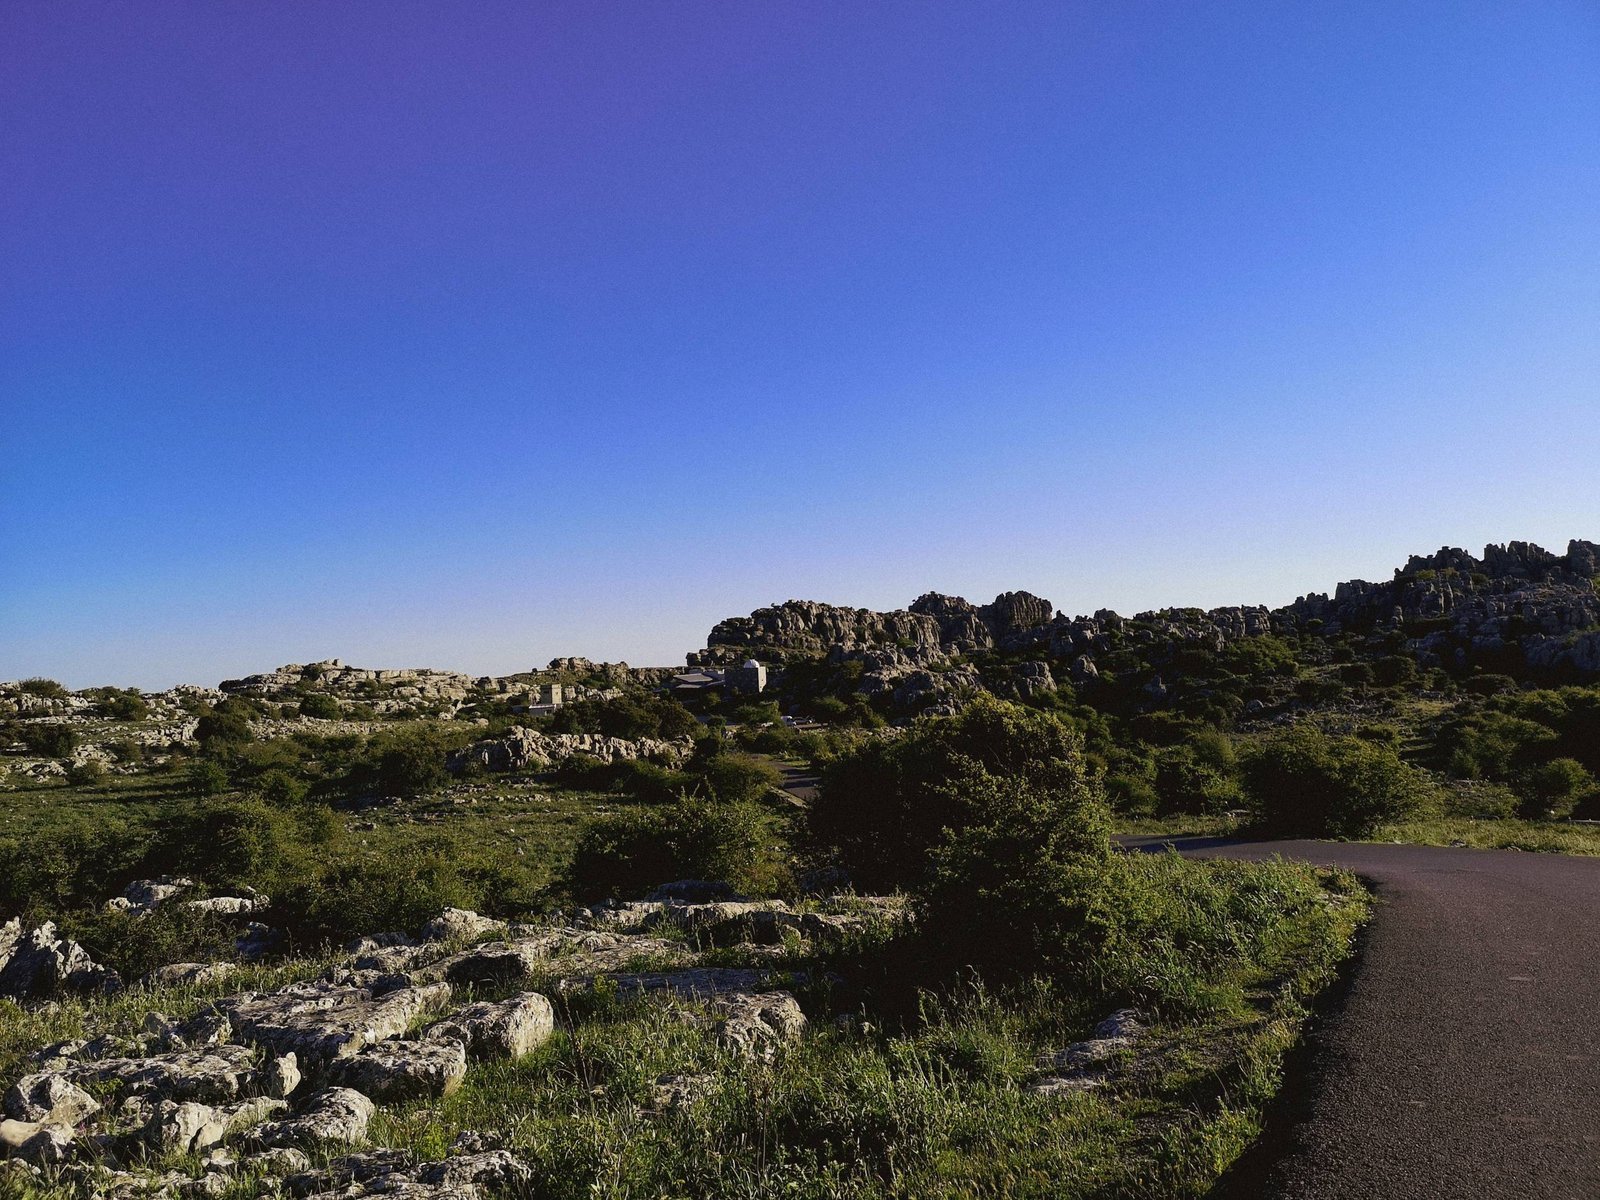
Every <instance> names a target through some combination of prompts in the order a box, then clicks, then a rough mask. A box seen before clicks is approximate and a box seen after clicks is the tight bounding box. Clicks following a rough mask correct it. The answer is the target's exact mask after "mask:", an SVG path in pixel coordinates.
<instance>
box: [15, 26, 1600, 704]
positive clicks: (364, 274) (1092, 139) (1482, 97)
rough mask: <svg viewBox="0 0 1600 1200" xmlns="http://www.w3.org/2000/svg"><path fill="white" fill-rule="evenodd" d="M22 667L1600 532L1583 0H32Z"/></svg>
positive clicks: (404, 660)
mask: <svg viewBox="0 0 1600 1200" xmlns="http://www.w3.org/2000/svg"><path fill="white" fill-rule="evenodd" d="M0 448H3V455H4V457H3V464H4V467H3V471H0V679H6V678H18V677H22V676H27V675H36V674H42V675H49V676H52V677H55V678H59V679H61V680H63V681H64V682H67V683H68V684H69V685H71V686H74V687H83V686H88V685H91V684H99V683H113V684H133V685H138V686H142V687H146V688H155V687H164V686H167V685H170V684H172V683H175V682H180V681H190V682H200V683H214V682H215V681H216V680H218V679H220V678H223V677H227V676H233V675H238V674H243V673H248V672H253V671H258V670H264V669H267V668H269V667H272V666H275V665H277V664H279V663H283V662H304V661H310V660H314V659H320V658H327V657H340V658H343V659H345V660H346V661H348V662H354V663H357V664H360V665H363V666H387V667H395V666H435V667H448V668H454V669H459V670H466V671H471V672H473V673H495V674H499V673H506V672H511V671H517V670H526V669H528V668H529V667H530V666H533V665H536V664H543V663H544V662H545V661H547V660H548V659H549V658H551V657H552V656H555V655H558V654H561V655H565V654H584V655H588V656H590V657H593V658H596V659H619V658H620V659H626V660H627V661H629V662H633V663H636V664H664V663H672V662H678V661H681V659H682V655H683V653H684V652H685V651H686V650H689V649H692V648H695V647H698V646H700V645H703V644H704V639H705V635H706V633H707V631H708V630H709V628H710V626H711V625H712V624H713V623H714V622H715V621H716V620H718V619H720V618H721V617H724V616H727V615H732V614H736V613H743V612H748V611H749V610H750V609H752V608H754V607H757V606H759V605H762V604H767V603H772V602H774V601H779V600H783V599H787V598H791V597H795V598H810V599H819V600H827V601H831V602H834V603H846V604H858V605H863V606H867V607H873V608H894V607H901V606H903V605H905V604H906V603H908V602H909V601H910V600H912V599H913V598H914V597H915V596H917V595H918V594H920V593H921V592H923V591H926V590H930V589H932V590H938V591H945V592H953V593H957V594H963V595H966V596H968V597H969V598H971V599H974V600H978V601H980V602H981V601H986V600H988V599H989V598H991V597H992V596H993V595H994V594H995V593H996V592H998V591H1002V590H1009V589H1014V588H1025V589H1027V590H1030V591H1034V592H1037V593H1039V594H1041V595H1044V596H1046V597H1048V598H1049V599H1051V600H1052V601H1054V602H1055V603H1056V604H1057V605H1058V606H1059V607H1061V608H1063V609H1065V610H1066V611H1068V612H1069V613H1079V612H1090V611H1093V610H1094V609H1097V608H1100V607H1112V608H1116V609H1118V610H1120V611H1123V612H1133V611H1136V610H1140V609H1146V608H1152V607H1157V606H1161V605H1168V604H1199V605H1205V606H1212V605H1218V604H1231V603H1268V604H1282V603H1285V602H1287V601H1289V600H1292V599H1293V598H1294V597H1295V596H1296V595H1299V594H1301V593H1303V592H1306V591H1311V590H1316V591H1325V590H1330V589H1331V588H1332V586H1333V585H1334V584H1335V583H1337V582H1338V581H1339V580H1341V579H1346V578H1351V577H1367V578H1373V577H1386V576H1387V575H1388V573H1389V572H1390V570H1391V569H1392V568H1393V567H1394V566H1397V565H1399V564H1400V563H1401V562H1403V561H1404V559H1405V557H1406V555H1407V554H1410V553H1421V552H1428V551H1431V550H1434V549H1437V548H1438V547H1439V546H1440V545H1443V544H1451V545H1464V546H1466V547H1467V548H1468V549H1471V550H1473V551H1474V552H1477V551H1479V550H1481V548H1482V546H1483V544H1484V543H1485V542H1487V541H1504V540H1506V539H1509V538H1527V539H1532V540H1535V541H1541V542H1544V543H1546V544H1554V545H1555V547H1556V548H1557V549H1560V548H1562V547H1563V546H1564V545H1565V541H1566V539H1567V538H1569V537H1587V538H1596V537H1600V486H1597V482H1596V470H1595V467H1596V462H1597V460H1600V8H1597V7H1596V6H1595V5H1593V4H1592V3H1588V2H1572V3H1560V2H1550V3H1537V2H1536V3H1496V4H1481V3H1472V2H1470V0H1465V2H1463V0H1451V2H1449V3H1431V4H1412V3H1396V2H1394V0H1381V2H1380V0H1375V2H1371V3H1330V4H1316V5H1308V4H1304V3H1301V2H1300V0H1294V2H1286V3H1239V4H1227V5H1213V4H1206V5H1178V4H1170V3H1169V4H1144V3H1136V2H1130V3H1117V4H1094V5H1091V4H1080V3H1067V2H1064V0H1053V2H1051V3H1039V4H1035V3H1028V2H1026V0H1017V2H1010V0H1008V2H1007V3H1005V4H1000V5H994V4H986V3H945V2H942V0H936V2H932V3H930V2H929V0H915V2H909V3H897V2H893V0H874V3H871V4H860V3H848V4H846V3H837V4H835V3H822V2H803V3H794V4H767V3H750V2H748V0H738V2H733V3H701V2H686V3H682V4H672V5H662V4H646V3H642V2H637V3H593V2H589V0H583V2H573V3H536V4H529V3H525V2H523V0H517V2H515V3H494V2H489V0H472V2H471V3H459V4H457V3H442V2H437V0H435V2H432V3H412V2H406V0H373V2H358V0H341V2H340V3H337V4H329V3H325V2H324V0H274V2H273V3H271V4H250V5H242V4H216V3H213V2H211V0H202V2H195V3H176V2H172V0H123V2H115V0H113V2H108V3H77V2H74V0H45V2H34V0H7V2H6V3H5V4H4V5H0Z"/></svg>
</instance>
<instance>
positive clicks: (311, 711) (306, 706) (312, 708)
mask: <svg viewBox="0 0 1600 1200" xmlns="http://www.w3.org/2000/svg"><path fill="white" fill-rule="evenodd" d="M300 715H301V716H302V717H317V718H320V719H321V720H324V721H337V720H338V719H339V718H340V717H342V716H344V710H343V709H342V708H340V707H339V702H338V701H337V700H335V699H334V698H333V697H332V696H330V695H328V693H327V692H308V693H306V695H304V696H302V697H301V698H300Z"/></svg>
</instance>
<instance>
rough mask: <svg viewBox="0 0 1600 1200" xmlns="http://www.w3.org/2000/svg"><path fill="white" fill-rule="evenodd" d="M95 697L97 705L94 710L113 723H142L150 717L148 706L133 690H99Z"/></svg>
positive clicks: (111, 688)
mask: <svg viewBox="0 0 1600 1200" xmlns="http://www.w3.org/2000/svg"><path fill="white" fill-rule="evenodd" d="M97 695H98V697H99V703H97V704H96V705H95V710H96V711H97V712H98V713H99V714H100V715H101V716H102V717H109V718H111V719H112V720H114V721H142V720H144V719H145V718H146V717H148V716H149V715H150V706H149V705H148V704H146V703H145V699H144V697H143V696H141V695H140V694H139V693H138V691H137V690H136V689H134V688H126V689H123V688H114V687H108V688H101V689H100V690H99V692H98V693H97Z"/></svg>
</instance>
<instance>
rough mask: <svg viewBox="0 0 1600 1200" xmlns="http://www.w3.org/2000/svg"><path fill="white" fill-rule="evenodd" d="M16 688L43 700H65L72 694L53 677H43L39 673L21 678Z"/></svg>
mask: <svg viewBox="0 0 1600 1200" xmlns="http://www.w3.org/2000/svg"><path fill="white" fill-rule="evenodd" d="M17 688H18V690H19V691H23V692H26V693H27V694H28V695H30V696H38V697H40V698H42V699H45V700H65V699H66V698H67V697H68V696H70V695H71V694H72V693H71V692H69V691H67V689H66V688H64V687H62V686H61V684H59V683H57V682H56V681H55V680H54V679H45V678H43V677H42V676H39V675H35V676H33V677H32V678H31V679H24V680H22V681H21V682H20V683H18V684H17Z"/></svg>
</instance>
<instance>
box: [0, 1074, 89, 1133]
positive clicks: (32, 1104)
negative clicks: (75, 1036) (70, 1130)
mask: <svg viewBox="0 0 1600 1200" xmlns="http://www.w3.org/2000/svg"><path fill="white" fill-rule="evenodd" d="M5 1111H6V1115H7V1116H8V1117H13V1118H15V1119H16V1120H18V1121H31V1122H35V1123H37V1124H41V1125H68V1126H71V1125H81V1124H82V1123H83V1122H84V1121H86V1120H88V1119H89V1118H90V1117H92V1116H93V1115H94V1114H95V1113H97V1112H99V1111H100V1102H99V1101H98V1100H96V1099H95V1098H94V1097H93V1096H91V1095H89V1093H88V1092H86V1091H84V1090H83V1089H82V1088H80V1087H79V1086H78V1085H77V1084H75V1083H73V1082H72V1081H71V1080H69V1079H68V1078H67V1077H66V1076H65V1075H62V1074H60V1073H58V1072H55V1071H44V1072H40V1073H38V1074H34V1075H25V1076H23V1077H22V1078H21V1079H19V1080H18V1081H17V1082H16V1083H15V1084H14V1085H12V1087H11V1089H10V1090H9V1091H7V1092H6V1097H5Z"/></svg>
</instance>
